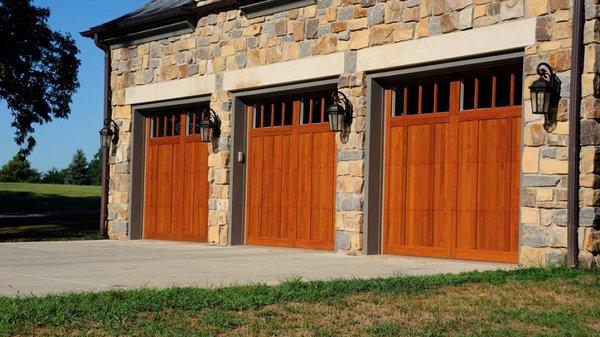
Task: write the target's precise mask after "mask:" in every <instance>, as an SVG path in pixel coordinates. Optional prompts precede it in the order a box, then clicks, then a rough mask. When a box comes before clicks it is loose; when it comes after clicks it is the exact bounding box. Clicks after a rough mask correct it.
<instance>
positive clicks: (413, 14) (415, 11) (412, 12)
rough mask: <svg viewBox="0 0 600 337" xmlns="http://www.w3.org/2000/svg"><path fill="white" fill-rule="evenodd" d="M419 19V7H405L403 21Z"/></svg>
mask: <svg viewBox="0 0 600 337" xmlns="http://www.w3.org/2000/svg"><path fill="white" fill-rule="evenodd" d="M417 21H419V7H412V8H405V9H404V10H403V11H402V22H417Z"/></svg>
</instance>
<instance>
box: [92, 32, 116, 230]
mask: <svg viewBox="0 0 600 337" xmlns="http://www.w3.org/2000/svg"><path fill="white" fill-rule="evenodd" d="M94 42H95V43H96V46H98V48H100V49H102V50H103V51H104V118H103V120H102V123H104V121H105V120H106V119H108V118H111V116H112V109H111V98H112V92H111V87H110V73H111V70H112V69H111V55H110V48H109V47H108V46H107V45H105V44H104V43H102V41H101V40H100V38H99V36H98V34H97V33H96V34H94ZM109 151H110V149H109V148H108V147H106V148H103V149H102V195H101V197H100V228H99V230H100V237H101V238H105V237H106V235H107V233H108V193H109V190H108V189H109V186H108V183H109V180H110V168H109V163H108V158H109Z"/></svg>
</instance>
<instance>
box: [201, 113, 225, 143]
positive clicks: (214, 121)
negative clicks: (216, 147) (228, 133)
mask: <svg viewBox="0 0 600 337" xmlns="http://www.w3.org/2000/svg"><path fill="white" fill-rule="evenodd" d="M220 135H221V120H220V119H219V116H217V113H216V112H215V111H214V110H213V109H211V108H206V109H204V111H203V112H202V121H201V122H200V140H202V142H204V143H210V142H212V141H213V139H215V138H218V137H219V136H220Z"/></svg>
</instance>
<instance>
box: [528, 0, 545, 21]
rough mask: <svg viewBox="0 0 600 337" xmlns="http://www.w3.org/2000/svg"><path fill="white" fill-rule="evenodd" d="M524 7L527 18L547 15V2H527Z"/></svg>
mask: <svg viewBox="0 0 600 337" xmlns="http://www.w3.org/2000/svg"><path fill="white" fill-rule="evenodd" d="M526 6H527V7H526V9H525V13H526V14H527V16H528V17H534V16H539V15H544V14H546V13H548V0H534V1H527V2H526Z"/></svg>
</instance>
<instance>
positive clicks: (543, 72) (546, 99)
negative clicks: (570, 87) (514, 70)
mask: <svg viewBox="0 0 600 337" xmlns="http://www.w3.org/2000/svg"><path fill="white" fill-rule="evenodd" d="M537 74H538V75H539V76H540V78H538V79H537V80H535V82H533V83H532V84H531V86H530V87H529V90H530V91H531V108H532V110H531V112H532V113H534V114H536V115H548V114H549V113H550V109H552V108H555V107H557V106H558V101H559V100H560V86H561V80H560V79H559V78H558V76H556V74H555V73H554V71H553V70H552V67H550V65H549V64H548V63H543V62H542V63H540V64H539V65H538V66H537Z"/></svg>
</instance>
